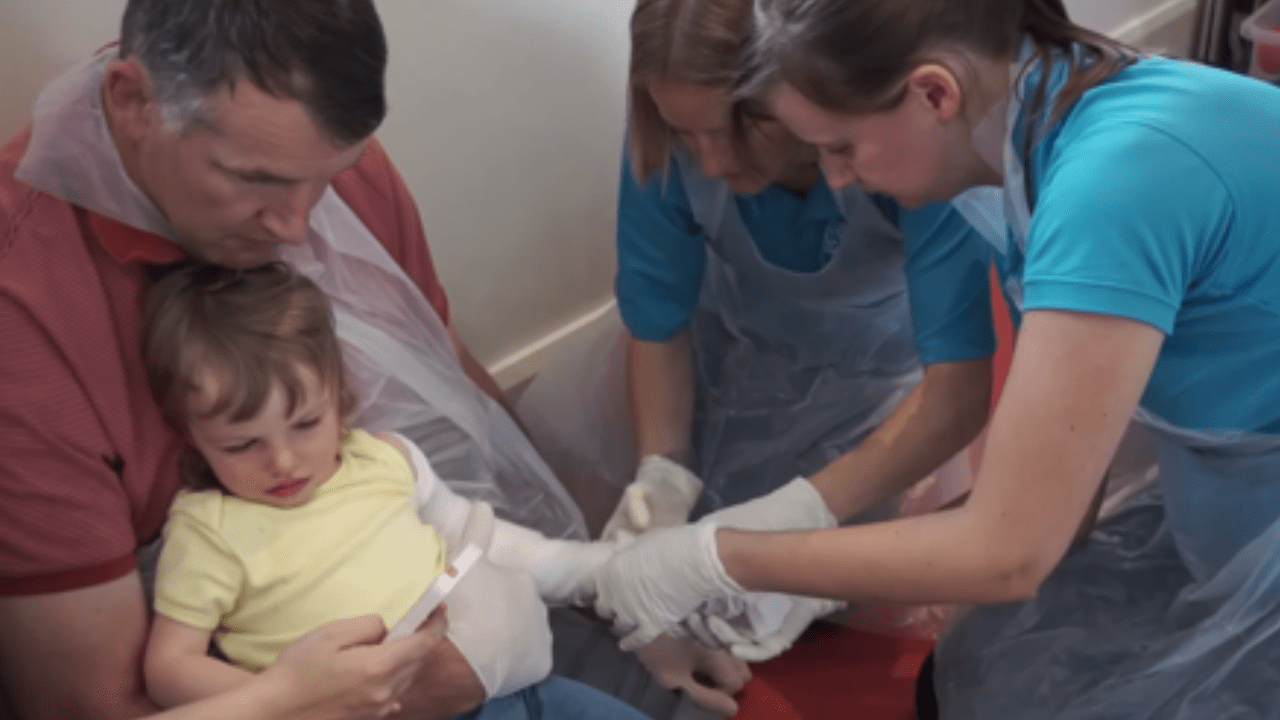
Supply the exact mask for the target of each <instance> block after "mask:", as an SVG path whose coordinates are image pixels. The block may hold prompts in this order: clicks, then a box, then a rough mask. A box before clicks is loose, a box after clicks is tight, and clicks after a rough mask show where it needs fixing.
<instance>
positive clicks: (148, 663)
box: [143, 615, 253, 707]
mask: <svg viewBox="0 0 1280 720" xmlns="http://www.w3.org/2000/svg"><path fill="white" fill-rule="evenodd" d="M210 635H211V633H210V632H209V631H208V630H201V629H199V628H195V627H192V626H190V625H187V624H185V623H180V622H178V621H177V620H173V619H170V618H168V617H165V616H164V615H156V616H155V620H154V621H152V623H151V636H150V637H149V638H148V639H147V652H146V656H145V658H144V659H143V672H144V673H145V675H146V680H147V694H149V695H150V696H151V699H152V700H153V701H155V703H156V704H157V705H160V706H161V707H173V706H175V705H182V704H185V703H189V702H192V701H195V700H199V699H201V698H206V697H210V696H212V695H217V694H218V693H221V692H223V691H226V690H232V689H234V688H238V687H240V686H241V685H244V684H245V683H247V682H249V680H250V679H251V678H252V677H253V673H251V672H249V671H248V670H245V669H243V668H238V667H236V666H234V665H230V664H228V663H225V662H223V661H221V660H219V659H217V658H214V657H210V656H209V653H208V650H209V636H210Z"/></svg>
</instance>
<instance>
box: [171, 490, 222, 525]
mask: <svg viewBox="0 0 1280 720" xmlns="http://www.w3.org/2000/svg"><path fill="white" fill-rule="evenodd" d="M230 499H233V498H232V497H231V496H229V495H227V494H226V493H224V492H222V491H221V490H182V491H179V492H178V496H177V497H176V498H174V499H173V505H171V506H170V507H169V520H170V522H172V521H173V520H174V519H175V518H186V519H189V520H194V521H196V522H200V523H203V524H206V525H214V526H216V525H218V524H219V521H220V520H221V519H222V517H223V516H224V515H225V513H226V505H227V501H228V500H230Z"/></svg>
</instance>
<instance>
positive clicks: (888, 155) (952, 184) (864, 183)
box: [770, 83, 966, 207]
mask: <svg viewBox="0 0 1280 720" xmlns="http://www.w3.org/2000/svg"><path fill="white" fill-rule="evenodd" d="M915 100H916V99H915V97H914V95H913V93H910V92H909V93H908V95H907V97H906V99H905V100H904V101H903V102H902V103H900V104H899V105H898V107H896V108H894V109H893V110H889V111H886V112H880V113H873V114H867V115H843V114H839V113H833V112H831V111H828V110H824V109H823V108H820V107H818V106H817V105H815V104H813V103H812V102H810V101H809V100H808V99H807V98H806V97H804V96H803V95H801V94H800V93H799V92H798V91H797V90H796V89H795V88H793V87H791V86H790V85H787V84H785V83H784V84H783V85H781V86H780V87H779V88H778V89H777V90H776V91H775V92H774V93H773V95H772V96H771V97H770V105H771V107H772V109H773V112H774V114H775V115H776V116H777V117H778V119H780V120H781V121H782V122H783V123H785V124H786V126H787V127H788V128H790V130H791V132H793V133H795V135H796V136H797V137H798V138H800V139H801V140H803V141H804V142H807V143H810V144H812V145H814V146H815V147H817V149H818V154H819V157H820V160H821V162H822V169H823V171H824V172H825V173H826V176H827V183H828V184H830V185H831V187H833V188H840V187H844V186H845V185H848V184H850V183H857V184H858V185H860V186H861V187H862V188H863V189H865V190H867V191H868V192H878V193H885V194H887V195H891V196H893V198H894V199H896V200H897V201H898V202H900V203H902V204H903V205H906V206H908V207H918V206H920V205H926V204H928V203H931V202H939V201H942V200H949V199H950V198H952V197H954V196H956V195H958V194H959V193H960V192H961V191H963V190H964V189H965V187H966V184H965V183H964V182H963V181H962V180H961V179H960V177H959V175H960V173H959V172H958V166H957V164H956V162H955V158H954V157H952V154H951V153H950V151H949V150H948V148H949V145H950V144H951V143H953V142H954V139H953V134H954V129H953V128H947V127H944V125H943V124H942V123H940V122H939V120H938V117H937V113H936V112H931V111H930V110H929V108H928V106H927V104H922V103H920V102H916V101H915Z"/></svg>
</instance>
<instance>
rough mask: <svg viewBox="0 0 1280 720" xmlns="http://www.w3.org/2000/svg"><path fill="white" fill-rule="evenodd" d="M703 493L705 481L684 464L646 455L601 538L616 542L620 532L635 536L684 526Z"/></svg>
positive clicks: (605, 526)
mask: <svg viewBox="0 0 1280 720" xmlns="http://www.w3.org/2000/svg"><path fill="white" fill-rule="evenodd" d="M701 494H702V481H701V480H699V479H698V476H697V475H694V474H693V473H691V472H689V470H688V469H686V468H685V467H684V466H683V465H680V464H679V463H677V462H673V461H672V460H669V459H667V458H665V457H663V456H661V455H646V456H644V458H642V459H641V460H640V467H639V468H637V469H636V479H635V480H633V481H632V482H631V484H630V485H628V486H627V487H626V488H625V489H623V491H622V499H620V500H619V501H618V507H616V508H614V511H613V515H611V516H610V517H609V521H608V522H606V523H605V525H604V530H603V531H602V532H601V533H600V539H602V540H615V539H617V537H618V533H619V532H626V533H629V534H631V535H633V536H634V535H639V534H641V533H643V532H645V531H648V530H652V529H654V528H660V527H671V526H672V525H683V524H685V523H686V522H688V520H689V512H690V511H691V510H693V504H694V503H695V502H697V501H698V496H699V495H701Z"/></svg>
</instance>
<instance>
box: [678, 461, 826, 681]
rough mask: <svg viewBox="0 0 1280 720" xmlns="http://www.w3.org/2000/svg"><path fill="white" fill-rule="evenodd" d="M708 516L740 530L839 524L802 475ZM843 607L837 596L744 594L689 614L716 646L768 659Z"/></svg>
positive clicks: (692, 626) (692, 627)
mask: <svg viewBox="0 0 1280 720" xmlns="http://www.w3.org/2000/svg"><path fill="white" fill-rule="evenodd" d="M704 520H709V521H712V522H716V523H718V524H719V525H720V526H721V527H729V528H735V529H739V530H758V531H759V530H773V531H780V530H818V529H826V528H832V527H835V526H836V518H835V516H834V515H832V514H831V511H830V510H829V509H828V508H827V505H826V503H825V502H823V500H822V496H821V495H819V494H818V491H817V490H816V489H815V488H814V487H813V485H812V484H811V483H810V482H809V481H808V480H807V479H805V478H803V477H798V478H796V479H794V480H792V481H791V482H789V483H787V484H786V485H783V486H782V487H780V488H778V489H777V490H774V491H773V492H771V493H769V494H768V495H764V496H762V497H758V498H756V499H755V500H749V501H747V502H744V503H740V504H738V505H732V506H730V507H727V508H723V509H721V510H717V511H716V512H714V513H711V514H710V515H708V516H707V517H706V518H704ZM844 606H845V603H844V602H842V601H838V600H826V599H821V598H811V597H804V596H800V595H784V594H781V593H746V594H745V595H743V596H741V597H740V598H734V599H732V600H729V601H727V602H726V601H720V602H712V603H708V604H707V605H705V606H704V607H702V608H701V609H700V610H699V612H698V613H697V614H696V615H694V616H692V617H690V618H689V620H688V622H687V623H686V626H687V628H688V630H689V631H690V632H692V633H693V634H694V635H696V636H697V637H698V638H699V639H701V640H702V641H703V642H706V643H708V644H709V645H712V646H713V647H727V648H729V650H730V651H731V652H733V654H734V655H736V656H738V657H740V658H742V659H743V660H748V661H751V662H760V661H762V660H767V659H769V658H771V657H774V656H775V655H778V654H779V653H781V652H783V651H784V650H786V649H787V648H789V647H791V644H792V643H794V642H795V639H796V638H797V637H799V636H800V633H802V632H804V630H805V628H807V627H809V623H811V622H813V620H814V619H815V618H819V617H823V616H825V615H830V614H831V613H833V612H835V611H836V610H839V609H841V608H843V607H844Z"/></svg>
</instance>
